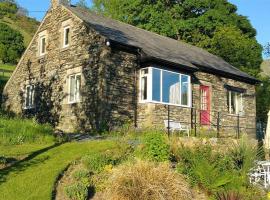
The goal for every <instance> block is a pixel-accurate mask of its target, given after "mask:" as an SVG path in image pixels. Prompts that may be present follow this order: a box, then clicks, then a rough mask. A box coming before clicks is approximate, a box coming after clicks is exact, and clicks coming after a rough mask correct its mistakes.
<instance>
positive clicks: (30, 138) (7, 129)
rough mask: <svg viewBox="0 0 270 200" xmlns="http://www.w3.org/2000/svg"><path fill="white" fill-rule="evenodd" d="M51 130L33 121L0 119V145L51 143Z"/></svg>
mask: <svg viewBox="0 0 270 200" xmlns="http://www.w3.org/2000/svg"><path fill="white" fill-rule="evenodd" d="M53 141H54V137H53V128H52V127H51V126H50V125H48V124H43V125H42V124H38V123H37V122H36V121H34V120H30V119H19V118H13V119H11V118H5V117H0V144H3V145H9V144H12V145H18V144H23V143H49V142H53Z"/></svg>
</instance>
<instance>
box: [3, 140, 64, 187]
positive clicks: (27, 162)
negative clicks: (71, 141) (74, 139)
mask: <svg viewBox="0 0 270 200" xmlns="http://www.w3.org/2000/svg"><path fill="white" fill-rule="evenodd" d="M62 144H63V143H57V144H54V145H52V146H49V147H46V148H44V149H40V150H38V151H35V152H33V153H32V154H30V155H29V156H27V157H26V158H25V159H23V160H20V161H18V162H16V163H15V164H14V165H11V166H9V167H6V168H4V169H2V170H0V184H1V183H4V182H5V181H6V178H7V176H8V175H9V174H10V173H12V172H14V173H16V174H19V173H20V172H23V171H24V170H26V169H27V168H29V167H33V166H35V165H39V164H41V163H44V162H45V161H46V160H48V159H49V158H50V157H49V156H43V157H41V158H39V159H35V160H33V159H34V158H35V157H37V156H39V155H41V154H43V153H45V152H46V151H49V150H51V149H53V148H55V147H58V146H60V145H62Z"/></svg>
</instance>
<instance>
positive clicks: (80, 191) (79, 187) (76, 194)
mask: <svg viewBox="0 0 270 200" xmlns="http://www.w3.org/2000/svg"><path fill="white" fill-rule="evenodd" d="M65 193H66V195H67V197H68V198H70V199H72V200H86V199H87V197H88V188H87V186H86V185H85V184H83V183H75V184H74V185H70V186H67V187H65Z"/></svg>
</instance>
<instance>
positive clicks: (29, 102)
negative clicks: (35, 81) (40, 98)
mask: <svg viewBox="0 0 270 200" xmlns="http://www.w3.org/2000/svg"><path fill="white" fill-rule="evenodd" d="M34 89H35V87H34V85H27V86H26V87H25V102H24V104H25V109H31V108H33V107H34V92H35V90H34Z"/></svg>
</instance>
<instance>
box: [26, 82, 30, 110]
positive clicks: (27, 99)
mask: <svg viewBox="0 0 270 200" xmlns="http://www.w3.org/2000/svg"><path fill="white" fill-rule="evenodd" d="M30 99H31V89H30V87H29V86H27V87H26V97H25V106H26V107H29V106H30Z"/></svg>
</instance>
